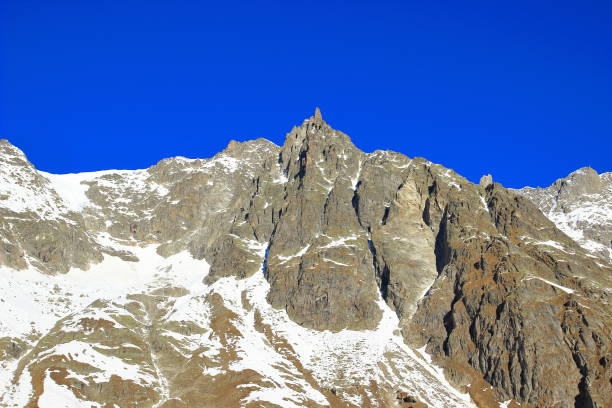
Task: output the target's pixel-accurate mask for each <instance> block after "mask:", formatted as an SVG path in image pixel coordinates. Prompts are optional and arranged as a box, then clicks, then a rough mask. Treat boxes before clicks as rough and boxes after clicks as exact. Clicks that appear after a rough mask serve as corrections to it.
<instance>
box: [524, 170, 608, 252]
mask: <svg viewBox="0 0 612 408" xmlns="http://www.w3.org/2000/svg"><path fill="white" fill-rule="evenodd" d="M515 191H516V192H517V193H519V194H521V195H524V196H525V197H527V198H529V199H530V200H531V201H532V202H533V203H534V204H536V205H537V206H538V208H540V210H541V211H542V212H543V213H544V214H545V215H546V216H547V217H548V218H549V219H550V220H551V221H552V222H554V223H555V225H556V226H557V227H558V228H559V229H560V230H561V231H563V232H565V233H566V234H567V235H569V236H570V237H571V238H572V239H573V240H575V241H576V242H578V243H579V244H580V245H581V246H582V247H583V248H585V249H586V250H587V251H589V252H591V253H592V254H593V255H597V256H599V257H601V258H602V259H604V260H606V261H608V262H612V173H602V174H597V172H596V171H595V170H593V169H592V168H590V167H584V168H581V169H578V170H576V171H575V172H573V173H571V174H569V175H568V176H567V177H564V178H561V179H559V180H557V181H555V182H554V183H553V184H552V185H550V186H549V187H546V188H541V187H536V188H532V187H525V188H523V189H520V190H515Z"/></svg>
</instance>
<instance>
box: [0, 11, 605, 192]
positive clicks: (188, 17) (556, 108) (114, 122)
mask: <svg viewBox="0 0 612 408" xmlns="http://www.w3.org/2000/svg"><path fill="white" fill-rule="evenodd" d="M0 7H1V9H0V13H1V20H0V27H1V28H0V30H2V43H1V44H2V47H1V51H0V58H1V60H0V81H1V82H0V96H1V99H0V103H1V104H0V137H2V138H7V139H9V140H10V141H12V142H13V143H14V144H16V145H17V146H19V147H20V148H22V149H23V150H24V151H25V152H26V154H27V155H28V156H29V158H30V160H31V161H32V162H33V163H34V164H35V165H36V166H37V167H38V168H40V169H42V170H46V171H51V172H58V173H63V172H78V171H89V170H101V169H108V168H143V167H148V166H150V165H152V164H154V163H156V162H157V161H158V160H160V159H162V158H165V157H168V156H174V155H183V156H188V157H209V156H212V155H213V154H214V153H216V152H217V151H219V150H221V149H222V148H223V147H225V145H226V144H227V143H228V141H229V140H230V139H236V140H249V139H255V138H258V137H265V138H267V139H269V140H272V141H274V142H275V143H277V144H281V143H282V142H283V140H284V136H285V133H286V132H288V131H289V130H290V129H291V127H292V126H293V125H295V124H299V123H301V121H302V120H303V119H304V118H305V117H307V116H310V115H311V114H312V111H313V109H314V107H315V106H316V105H318V106H320V107H321V110H322V112H323V116H324V118H325V119H326V120H327V121H328V122H329V123H330V124H331V125H332V126H334V127H335V128H337V129H339V130H342V131H344V132H346V133H348V134H349V135H350V136H351V137H352V139H353V141H354V143H355V144H356V145H357V146H358V147H360V148H361V149H363V150H365V151H372V150H375V149H379V148H380V149H392V150H396V151H400V152H402V153H404V154H406V155H408V156H411V157H412V156H423V157H426V158H428V159H429V160H432V161H434V162H437V163H441V164H443V165H445V166H447V167H451V168H453V169H455V170H456V171H458V172H459V173H460V174H462V175H464V176H466V177H468V178H469V179H470V180H472V181H477V180H478V178H479V177H480V175H482V174H483V173H492V174H493V175H494V177H495V179H496V180H497V181H500V182H502V183H503V184H504V185H506V186H510V187H520V186H523V185H548V184H549V183H551V182H552V181H554V180H555V179H556V178H558V177H562V176H564V175H566V174H567V173H569V172H570V171H572V170H575V169H577V168H579V167H581V166H586V165H590V166H592V167H594V168H595V169H596V170H598V171H599V172H602V171H612V158H611V156H612V141H611V139H612V23H611V21H612V2H610V1H600V2H590V1H575V0H574V1H562V0H561V1H537V0H536V1H509V2H498V1H482V2H472V1H448V2H438V1H368V2H365V1H346V2H340V1H333V0H332V1H309V2H302V1H289V2H286V1H283V2H280V1H278V2H277V1H215V2H207V1H184V0H175V1H157V0H147V1H136V0H122V1H119V0H106V1H102V0H101V1H86V0H77V1H62V0H56V1H55V0H54V1H49V0H4V1H3V2H2V5H0Z"/></svg>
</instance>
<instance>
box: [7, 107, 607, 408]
mask: <svg viewBox="0 0 612 408" xmlns="http://www.w3.org/2000/svg"><path fill="white" fill-rule="evenodd" d="M610 185H611V183H610V176H609V173H608V174H602V175H598V174H597V173H595V172H594V171H592V170H590V169H581V170H579V171H577V172H575V173H572V175H570V176H568V178H566V179H562V180H560V181H558V182H556V183H555V184H553V186H551V187H548V188H546V189H530V188H526V189H523V190H518V191H514V190H508V189H505V188H504V187H502V186H501V185H500V184H498V183H494V182H493V179H492V178H491V177H490V176H487V177H483V180H482V181H481V183H480V184H473V183H471V182H469V181H468V180H466V179H465V178H463V177H461V176H460V175H458V174H456V173H455V172H454V171H452V170H450V169H447V168H444V167H443V166H441V165H437V164H433V163H431V162H429V161H427V160H425V159H422V158H408V157H406V156H404V155H402V154H399V153H395V152H391V151H376V152H373V153H364V152H362V151H360V150H359V149H358V148H356V147H355V146H354V145H353V144H352V142H351V140H350V138H349V137H348V136H347V135H345V134H344V133H342V132H340V131H337V130H334V129H333V128H332V127H331V126H330V125H328V124H327V123H326V122H325V121H324V120H323V117H322V115H321V112H320V111H319V110H317V111H316V113H315V115H314V116H313V117H311V118H308V119H306V120H305V121H304V122H303V124H302V125H300V126H297V127H295V128H294V129H292V130H291V131H290V132H289V133H288V134H287V137H286V140H285V143H284V145H283V146H281V147H279V146H276V145H274V144H273V143H271V142H269V141H266V140H263V139H258V140H255V141H250V142H244V143H237V142H231V143H230V144H229V145H228V147H227V148H226V149H225V150H223V151H222V152H221V153H219V154H217V155H216V156H215V157H213V158H211V159H187V158H182V157H176V158H171V159H166V160H162V161H161V162H159V163H158V164H157V165H155V166H153V167H151V168H148V169H145V170H134V171H122V170H109V171H102V172H95V173H82V174H69V175H53V174H48V173H44V172H40V171H38V170H36V169H35V168H34V166H33V165H32V164H31V163H29V162H28V160H27V158H26V156H25V155H24V154H23V153H22V152H21V151H20V150H19V149H17V148H16V147H14V146H12V145H11V144H10V143H9V142H7V141H2V142H0V238H1V239H0V274H2V279H0V316H2V319H1V320H0V406H2V407H41V408H45V407H52V408H57V407H104V408H106V407H162V408H170V407H426V406H429V407H470V406H478V407H499V406H503V407H518V406H521V407H605V406H606V404H607V403H608V401H609V396H610V395H612V389H611V386H610V377H611V374H612V373H611V371H610V365H609V361H610V359H611V356H610V336H609V327H610V323H611V321H610V320H611V319H610V306H609V303H608V294H609V288H610V273H611V272H612V267H611V264H610V256H609V252H606V251H604V249H605V250H608V249H609V247H606V246H605V244H606V240H608V241H609V240H610V239H611V238H610V236H609V234H610V224H609V220H610V217H611V213H612V209H611V207H610V205H611V203H610V196H611V194H610V188H611V187H610ZM517 193H518V194H517ZM598 217H599V218H598ZM606 220H607V221H606ZM606 222H607V224H606ZM606 234H607V235H606ZM519 404H520V405H519Z"/></svg>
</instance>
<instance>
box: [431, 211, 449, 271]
mask: <svg viewBox="0 0 612 408" xmlns="http://www.w3.org/2000/svg"><path fill="white" fill-rule="evenodd" d="M447 222H448V208H444V214H443V215H442V220H440V228H439V229H438V234H437V235H436V244H435V248H434V253H435V255H436V270H437V271H438V275H440V274H441V273H442V270H443V269H444V267H445V266H446V265H447V264H448V263H449V262H450V247H449V245H448V241H447V237H446V234H447V225H446V224H447Z"/></svg>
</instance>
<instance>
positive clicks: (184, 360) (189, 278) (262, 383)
mask: <svg viewBox="0 0 612 408" xmlns="http://www.w3.org/2000/svg"><path fill="white" fill-rule="evenodd" d="M99 240H100V241H101V243H103V244H105V245H107V246H108V245H112V246H114V247H115V249H116V250H118V251H126V252H132V253H133V254H134V255H135V256H137V257H138V258H139V259H140V260H139V261H138V262H127V261H123V260H121V259H119V258H116V257H110V256H107V257H106V258H105V260H104V261H103V262H101V263H100V264H97V265H95V266H93V267H92V268H91V269H90V270H89V271H82V270H76V269H73V270H71V271H70V272H69V273H67V274H65V275H56V276H48V275H43V274H40V273H39V272H38V271H36V270H34V269H27V270H24V271H14V270H10V269H7V268H4V269H2V270H1V271H0V273H2V275H3V276H4V277H5V279H3V280H1V281H0V298H2V299H3V301H2V302H0V314H1V315H2V316H15V319H11V320H4V321H3V322H2V323H1V326H0V330H1V332H0V337H10V338H17V339H24V341H26V342H27V343H28V347H31V348H32V352H31V353H30V354H28V355H26V356H25V357H23V358H22V359H20V360H13V361H3V362H2V363H1V364H2V372H3V375H2V376H0V381H1V383H0V389H2V390H4V391H3V394H2V397H1V398H0V404H3V406H8V407H21V406H25V405H26V404H27V403H28V401H32V400H36V401H37V403H38V406H40V407H43V408H44V407H49V408H51V407H53V408H55V407H64V406H66V407H81V406H83V407H85V406H87V407H90V406H96V407H102V406H104V404H105V403H106V401H105V400H104V397H103V396H102V395H98V396H97V398H92V395H94V394H93V393H92V392H91V390H92V389H95V388H96V386H97V385H102V384H106V383H108V382H109V381H110V380H111V378H113V377H116V379H115V381H118V382H121V383H123V384H128V383H133V384H134V385H135V386H138V387H139V388H143V389H148V390H150V396H149V398H150V399H148V400H147V401H143V404H145V403H146V404H149V403H153V402H155V401H156V400H158V399H159V402H158V403H157V404H159V405H156V406H161V405H163V403H164V402H165V401H168V400H171V399H177V400H180V399H181V398H182V397H183V396H182V395H181V389H180V388H178V387H177V385H176V384H174V383H173V379H175V378H176V377H177V374H176V373H174V375H168V373H169V372H172V371H175V370H177V367H178V370H179V371H180V369H182V368H184V367H186V366H189V365H190V364H192V363H193V362H194V361H195V360H200V359H205V360H206V364H205V367H202V372H201V374H200V375H201V376H204V377H207V378H208V381H209V382H211V383H216V384H217V386H220V384H224V383H226V382H227V383H231V378H232V377H233V376H236V375H240V374H241V375H248V376H249V382H248V383H245V384H241V385H240V388H241V389H243V390H244V392H241V393H239V394H240V395H239V396H238V397H240V400H241V401H242V403H243V404H246V403H248V402H257V401H259V402H265V401H267V402H270V403H274V404H277V405H279V406H282V407H301V406H330V405H332V406H337V405H338V403H339V402H343V403H345V404H347V406H348V405H350V406H365V405H372V406H382V405H383V404H384V403H385V399H389V401H387V403H388V402H390V401H391V397H392V395H391V394H389V390H395V389H402V390H403V391H405V392H408V393H409V394H411V395H414V396H416V397H418V398H419V399H420V400H421V401H423V402H425V403H427V404H429V405H430V406H444V407H466V406H471V403H470V398H469V396H468V395H467V394H461V393H460V392H458V391H456V390H455V389H454V388H453V387H451V386H450V385H449V384H448V382H447V381H446V380H445V378H444V376H443V374H442V373H441V371H440V370H439V369H438V368H437V367H435V366H433V365H432V364H431V362H430V361H429V359H428V356H427V355H426V354H425V352H424V350H420V351H414V350H412V349H410V348H409V347H408V346H407V345H406V344H405V343H404V340H403V338H402V337H401V335H400V334H399V328H398V319H397V316H396V315H395V314H394V313H393V312H392V311H391V310H390V309H389V307H388V306H387V305H386V303H384V302H383V301H382V299H380V300H379V306H380V308H381V309H382V310H383V319H382V320H381V321H380V324H379V326H378V328H377V329H376V330H371V331H350V330H344V331H341V332H337V333H333V332H330V331H316V330H311V329H305V328H303V327H301V326H299V325H298V324H296V323H294V322H293V321H291V320H290V319H289V318H288V316H287V314H286V312H285V311H281V310H275V309H273V308H272V307H271V306H270V305H269V304H268V302H267V301H266V295H267V291H268V288H269V285H268V283H267V281H266V280H265V279H264V277H263V273H261V272H260V273H258V274H255V275H253V276H251V277H250V278H248V279H242V280H238V279H236V278H235V277H227V278H223V279H220V280H218V281H216V282H215V283H214V284H212V285H208V284H205V283H204V278H205V276H206V274H207V273H208V269H209V268H208V264H207V263H206V262H205V261H203V260H202V261H198V260H195V259H193V257H192V256H191V255H190V254H189V253H187V252H181V253H179V254H176V255H173V256H171V257H169V258H163V257H161V256H159V255H158V254H157V253H156V251H155V249H156V246H145V247H140V246H137V245H134V244H132V245H125V244H122V243H119V242H116V241H114V240H112V238H109V237H108V236H106V235H101V236H100V237H99ZM251 248H252V251H253V252H254V254H255V255H257V256H259V257H260V258H261V261H262V263H263V257H264V256H265V252H266V251H265V244H258V243H255V242H254V243H252V245H251ZM215 295H219V296H220V297H218V298H215ZM152 327H154V328H155V329H154V330H155V331H156V334H155V336H154V339H155V340H154V344H152V341H151V338H152V337H151V330H152ZM188 328H189V330H188ZM126 332H129V334H126ZM40 337H42V340H38V341H37V339H38V338H40ZM30 339H31V340H30ZM57 361H61V362H62V363H61V367H62V368H58V367H57V366H56V365H55V364H56V363H57ZM54 362H55V363H54ZM255 373H257V374H255ZM37 375H38V376H40V377H41V378H43V379H44V381H43V384H42V387H38V386H37V384H36V381H34V380H33V377H36V376H37ZM13 376H14V377H13ZM201 381H204V380H203V379H202V380H201ZM374 383H375V384H377V387H376V388H372V384H374ZM77 384H78V385H77ZM330 390H338V391H334V392H333V393H332V392H330ZM382 390H386V393H385V392H382ZM387 394H389V395H387ZM57 404H60V405H57Z"/></svg>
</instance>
